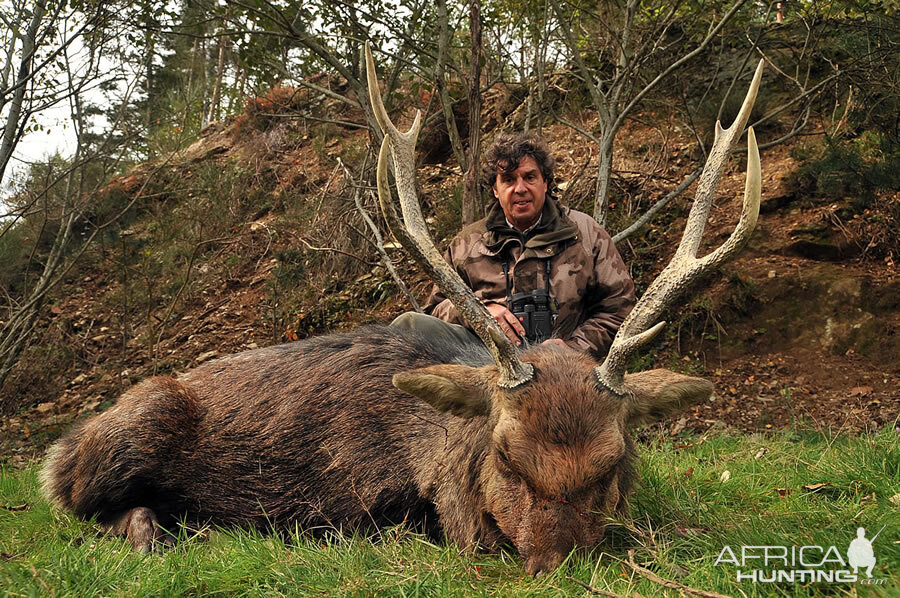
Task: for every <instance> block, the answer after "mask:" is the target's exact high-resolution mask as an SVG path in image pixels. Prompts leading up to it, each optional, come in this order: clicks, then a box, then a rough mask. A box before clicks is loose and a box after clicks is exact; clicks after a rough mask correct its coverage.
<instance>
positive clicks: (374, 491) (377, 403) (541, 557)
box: [42, 327, 711, 574]
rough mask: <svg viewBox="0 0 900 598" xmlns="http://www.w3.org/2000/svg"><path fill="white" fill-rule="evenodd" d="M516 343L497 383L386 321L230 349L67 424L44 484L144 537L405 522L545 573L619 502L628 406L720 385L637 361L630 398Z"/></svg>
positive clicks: (591, 535) (637, 410) (675, 400)
mask: <svg viewBox="0 0 900 598" xmlns="http://www.w3.org/2000/svg"><path fill="white" fill-rule="evenodd" d="M522 359H523V360H524V361H528V362H531V363H533V364H534V365H535V367H536V369H537V376H536V380H534V381H533V382H531V383H529V384H527V385H525V387H523V388H521V389H517V390H514V391H503V390H500V389H499V388H498V387H497V385H496V383H495V382H496V378H497V371H496V367H495V366H494V365H489V364H490V356H489V355H488V354H487V352H486V351H485V350H484V349H483V348H482V347H480V346H478V347H467V348H466V347H443V348H441V347H435V346H434V345H433V344H432V343H430V342H429V341H428V340H427V339H425V338H422V337H421V336H418V335H417V334H416V333H415V332H412V331H396V330H393V329H389V328H381V327H373V328H367V329H362V330H358V331H356V332H353V333H349V334H340V335H332V336H325V337H320V338H315V339H310V340H306V341H301V342H297V343H291V344H287V345H279V346H273V347H268V348H264V349H258V350H254V351H249V352H246V353H240V354H237V355H233V356H230V357H225V358H222V359H218V360H216V361H212V362H209V363H207V364H204V365H202V366H200V367H198V368H196V369H194V370H192V371H189V372H187V373H186V374H184V375H182V376H180V377H178V378H174V379H173V378H169V377H157V378H151V379H149V380H146V381H144V382H143V383H141V384H139V385H137V386H135V387H134V388H132V389H130V390H129V391H128V392H126V393H125V394H124V395H123V396H122V397H121V398H120V399H119V401H118V402H117V404H116V405H115V406H114V407H112V408H111V409H109V410H108V411H106V412H105V413H102V414H100V415H98V416H97V417H95V418H93V419H91V420H89V421H87V422H86V423H84V424H83V425H81V426H80V427H79V428H77V429H76V430H74V431H73V432H72V433H70V434H69V435H68V436H66V437H65V438H63V439H62V440H60V441H59V442H58V443H57V444H56V445H55V446H54V447H53V448H52V449H51V452H50V454H49V457H48V459H47V462H46V464H45V466H44V469H43V471H42V480H43V487H44V491H45V493H46V495H47V496H48V497H49V498H51V499H52V500H53V501H54V502H56V503H57V504H59V505H61V506H62V507H64V508H67V509H70V510H72V511H73V512H74V513H75V514H77V515H78V516H80V517H84V518H89V517H94V516H96V517H97V518H98V520H99V521H100V522H101V523H102V524H104V525H105V526H106V527H107V529H109V530H110V531H111V532H113V533H117V534H121V535H125V536H127V537H128V538H129V540H130V541H131V543H132V544H133V545H134V546H135V548H138V549H141V550H147V549H149V548H150V547H151V546H152V544H153V543H154V542H155V541H158V540H159V539H160V536H161V533H160V532H159V531H158V527H157V523H156V522H157V520H158V525H160V526H162V527H164V528H166V529H171V527H172V526H174V525H175V524H176V522H177V521H178V519H179V518H182V517H186V518H187V520H188V521H191V522H207V521H208V522H213V523H216V524H220V525H247V524H250V525H255V526H260V527H272V528H275V529H286V530H293V529H295V527H296V528H299V529H303V530H309V531H315V530H321V529H348V528H360V527H372V526H376V527H377V526H381V525H384V524H388V523H396V522H400V521H403V520H408V521H413V522H415V523H417V524H419V525H420V526H421V527H422V528H423V529H424V530H426V531H429V532H436V531H438V530H443V532H444V533H445V534H446V535H447V537H449V538H450V539H451V540H453V541H455V542H458V543H459V544H461V545H463V546H466V547H474V546H476V545H479V546H482V547H488V548H491V547H494V546H496V545H497V544H498V543H502V542H505V541H507V540H511V541H512V542H513V543H514V544H515V545H516V547H517V548H518V550H519V551H520V553H521V554H522V556H523V558H524V559H525V560H526V568H527V569H528V571H529V572H531V573H533V574H535V573H539V572H541V571H546V570H549V569H552V568H553V567H555V566H557V565H558V564H559V563H560V562H561V561H562V559H563V558H565V556H566V555H567V554H568V553H569V551H570V550H571V549H572V548H573V547H574V546H575V545H576V544H577V545H583V546H589V547H590V546H594V545H596V544H597V543H598V542H599V541H600V539H601V538H602V536H603V527H604V524H603V517H604V516H605V515H607V514H608V513H609V512H610V511H611V510H612V509H616V508H620V507H621V506H622V505H623V504H624V500H625V497H626V495H627V493H628V490H629V487H630V482H631V478H632V475H633V470H632V457H633V447H632V444H631V441H630V439H629V438H628V435H627V433H626V426H627V424H628V422H629V420H630V419H631V417H632V415H631V414H632V413H633V414H634V416H635V417H642V418H645V419H646V418H647V417H649V414H651V413H656V411H660V413H656V414H657V415H659V414H661V412H662V411H661V410H665V411H670V410H673V409H677V408H680V407H683V406H684V405H685V404H687V403H690V402H693V401H696V400H699V399H702V398H705V397H706V396H709V393H710V391H711V385H710V384H709V383H707V382H705V381H702V380H698V379H695V378H687V377H685V376H680V375H678V374H674V373H671V372H667V371H664V370H655V371H652V372H644V373H642V374H635V375H633V376H631V377H629V378H628V379H627V382H628V383H629V384H631V383H633V384H632V385H633V387H634V388H635V389H636V390H635V392H634V393H632V396H630V397H628V398H627V399H625V400H622V399H618V398H615V397H613V396H611V395H609V394H607V393H603V392H601V391H599V390H598V387H597V385H596V382H595V379H594V374H593V370H592V368H593V367H594V365H595V363H594V362H593V361H592V360H590V359H589V358H588V357H586V356H584V355H581V354H578V353H575V352H573V351H569V350H566V349H560V348H556V347H537V348H533V349H530V350H528V351H526V352H524V353H523V354H522ZM395 374H396V376H395ZM392 378H393V383H392ZM395 385H396V386H395ZM656 397H662V398H664V399H665V400H663V401H661V402H662V405H660V406H659V408H657V406H655V401H656ZM438 409H440V410H438Z"/></svg>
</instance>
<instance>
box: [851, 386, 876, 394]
mask: <svg viewBox="0 0 900 598" xmlns="http://www.w3.org/2000/svg"><path fill="white" fill-rule="evenodd" d="M870 392H872V387H871V386H854V387H853V388H851V389H850V392H849V394H850V396H851V397H864V396H866V395H867V394H869V393H870Z"/></svg>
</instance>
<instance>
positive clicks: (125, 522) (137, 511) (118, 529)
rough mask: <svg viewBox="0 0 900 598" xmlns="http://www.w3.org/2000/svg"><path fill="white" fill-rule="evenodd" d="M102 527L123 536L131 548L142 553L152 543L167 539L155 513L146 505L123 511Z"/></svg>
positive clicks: (145, 552) (146, 550) (150, 548)
mask: <svg viewBox="0 0 900 598" xmlns="http://www.w3.org/2000/svg"><path fill="white" fill-rule="evenodd" d="M102 527H103V531H105V532H106V533H108V534H113V535H116V536H124V537H125V538H127V539H128V541H129V542H130V543H131V547H132V548H134V549H135V550H137V551H138V552H140V553H143V554H147V553H149V552H150V551H151V550H153V546H154V544H156V543H158V542H166V541H167V540H169V537H168V534H166V533H165V532H164V531H163V530H162V528H161V527H159V520H158V519H157V518H156V513H154V512H153V510H152V509H148V508H147V507H135V508H134V509H130V510H128V511H125V512H124V513H122V514H121V515H119V517H117V518H115V519H113V520H112V522H110V523H105V524H103V525H102Z"/></svg>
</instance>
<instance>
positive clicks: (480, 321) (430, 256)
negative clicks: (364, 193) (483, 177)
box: [366, 43, 534, 389]
mask: <svg viewBox="0 0 900 598" xmlns="http://www.w3.org/2000/svg"><path fill="white" fill-rule="evenodd" d="M366 70H367V77H368V83H369V99H370V100H371V104H372V110H373V111H374V112H375V118H376V120H378V124H379V126H380V127H381V130H382V131H383V132H384V141H382V144H381V150H380V151H379V152H378V168H377V170H376V180H377V185H378V197H379V203H380V204H381V208H382V211H383V212H384V217H385V220H386V221H387V223H388V227H390V229H391V232H392V233H393V234H394V236H395V237H396V238H397V240H399V241H400V243H401V244H402V245H403V247H404V248H405V249H406V250H407V251H409V252H410V254H412V256H413V258H414V259H415V260H416V261H417V262H418V263H419V265H420V266H422V268H424V269H425V271H426V272H428V274H429V276H431V278H432V280H433V281H434V282H435V284H436V285H438V288H440V289H441V291H443V292H444V294H445V295H446V296H447V298H448V299H450V301H451V302H453V305H454V306H456V309H457V310H458V311H459V313H460V315H461V316H462V317H463V318H464V319H465V320H466V322H468V323H469V324H470V325H471V326H472V328H474V329H475V332H476V333H477V334H478V336H479V338H481V340H482V342H483V343H484V345H485V347H487V349H488V351H490V352H491V355H492V356H493V358H494V361H495V362H496V363H497V365H498V366H499V368H500V380H499V385H500V386H501V387H503V388H510V389H511V388H516V387H518V386H520V385H522V384H525V383H526V382H528V381H530V380H532V379H533V378H534V366H532V365H531V364H530V363H523V362H521V361H519V359H518V357H517V356H516V347H515V346H514V345H513V344H512V342H511V341H510V340H509V339H508V338H507V337H506V335H504V334H503V332H502V331H501V330H500V327H499V326H498V325H497V322H496V321H495V320H494V318H493V317H491V314H490V313H489V312H488V311H487V309H486V308H485V307H484V305H482V304H481V302H480V301H479V300H478V298H477V297H475V294H474V293H473V292H472V290H471V289H469V287H467V286H466V284H465V283H464V282H463V280H462V279H461V278H460V277H459V275H458V274H457V273H456V272H455V271H454V270H453V268H451V267H450V265H449V264H448V263H447V262H446V261H445V260H444V258H443V256H442V255H441V254H440V252H439V251H438V250H437V248H436V247H435V246H434V242H433V241H432V240H431V235H430V234H429V233H428V227H427V226H426V224H425V218H424V217H423V216H422V210H421V207H420V206H419V201H418V198H417V197H416V186H415V153H414V150H415V145H416V137H417V136H418V134H419V127H420V125H421V122H422V121H421V112H418V111H417V113H416V119H415V121H414V122H413V125H412V127H410V129H409V131H407V132H406V133H402V132H400V131H399V130H398V129H397V128H396V127H395V126H394V124H393V123H392V122H391V120H390V118H389V117H388V114H387V110H385V108H384V104H383V103H382V101H381V96H380V94H379V92H378V79H377V77H376V76H375V61H374V60H373V59H372V51H371V48H370V47H369V44H368V43H366ZM388 150H390V152H391V155H392V158H393V162H394V178H395V181H396V185H397V195H398V197H399V198H400V209H401V212H402V213H403V223H404V224H403V226H401V225H400V222H399V219H398V217H397V213H396V211H395V210H394V208H393V203H392V200H391V190H390V186H389V184H388V176H387V170H388V158H387V155H388Z"/></svg>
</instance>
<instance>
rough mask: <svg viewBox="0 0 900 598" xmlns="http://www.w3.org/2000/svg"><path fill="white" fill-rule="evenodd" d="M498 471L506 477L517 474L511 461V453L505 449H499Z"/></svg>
mask: <svg viewBox="0 0 900 598" xmlns="http://www.w3.org/2000/svg"><path fill="white" fill-rule="evenodd" d="M497 471H498V472H500V475H501V476H503V477H504V478H512V477H514V476H515V473H514V472H513V468H512V464H511V463H510V462H509V455H507V454H506V451H505V450H503V449H500V448H498V449H497Z"/></svg>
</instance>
